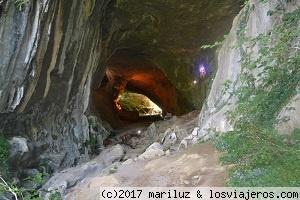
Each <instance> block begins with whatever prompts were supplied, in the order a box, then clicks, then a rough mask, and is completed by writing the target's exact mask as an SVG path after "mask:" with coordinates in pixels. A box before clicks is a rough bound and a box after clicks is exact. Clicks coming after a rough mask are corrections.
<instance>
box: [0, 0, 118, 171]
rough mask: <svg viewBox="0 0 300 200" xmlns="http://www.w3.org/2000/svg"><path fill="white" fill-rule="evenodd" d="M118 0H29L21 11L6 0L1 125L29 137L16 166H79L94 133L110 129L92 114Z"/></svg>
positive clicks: (1, 30)
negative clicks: (92, 93) (94, 93)
mask: <svg viewBox="0 0 300 200" xmlns="http://www.w3.org/2000/svg"><path fill="white" fill-rule="evenodd" d="M93 3H95V5H93ZM112 3H113V2H112V1H72V0H70V1H54V0H53V1H46V0H43V1H29V2H28V3H26V4H24V5H23V6H22V8H21V10H19V9H18V8H17V7H16V5H15V4H14V1H4V2H2V4H1V18H0V24H1V26H0V40H1V42H0V55H1V57H0V66H1V77H0V112H1V115H0V118H1V126H0V132H1V134H4V135H9V136H22V137H25V138H26V139H27V141H28V152H25V153H24V152H23V153H22V155H21V154H18V155H16V158H13V159H12V163H14V164H13V165H12V166H13V167H14V168H16V167H18V169H20V170H21V168H22V167H23V168H31V167H35V166H37V165H40V164H43V165H44V166H47V167H48V170H49V171H54V170H58V169H62V168H66V167H69V166H72V165H75V164H76V163H78V162H80V161H84V160H85V159H87V158H88V156H89V155H88V149H87V145H86V143H85V142H87V141H88V140H89V139H90V136H91V134H92V133H93V134H94V137H101V136H105V135H106V134H108V132H107V129H106V128H104V127H103V126H102V125H101V121H100V119H98V120H96V121H95V120H93V117H92V116H93V114H95V113H93V108H92V105H93V104H90V101H91V99H90V92H91V90H92V88H96V86H97V85H98V84H99V83H100V82H101V79H102V77H103V76H104V74H105V64H104V63H105V61H106V57H107V54H108V52H109V51H111V50H110V49H109V46H105V48H104V45H103V43H105V41H107V40H110V39H111V38H112V37H113V35H110V34H109V33H110V32H108V30H111V31H112V32H113V29H114V23H113V22H112V21H110V14H111V13H110V12H107V11H108V10H109V9H110V7H111V6H112ZM104 19H106V21H105V22H104ZM95 126H97V130H95V131H93V127H95ZM99 140H101V138H99ZM16 162H17V163H16ZM19 162H21V163H19ZM14 170H16V169H14Z"/></svg>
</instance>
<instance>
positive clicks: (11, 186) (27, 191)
mask: <svg viewBox="0 0 300 200" xmlns="http://www.w3.org/2000/svg"><path fill="white" fill-rule="evenodd" d="M44 176H49V175H48V174H42V173H38V174H37V175H36V176H34V177H29V178H26V179H24V181H30V182H31V183H32V186H31V187H29V188H24V187H19V186H17V184H16V183H15V182H11V183H8V182H6V181H5V180H4V179H3V178H2V177H1V176H0V198H1V197H4V196H2V195H8V194H12V196H13V197H14V199H16V200H18V199H22V200H27V199H28V200H29V199H30V200H42V199H43V198H42V197H41V192H42V191H41V190H38V189H39V188H40V187H41V186H42V185H43V184H44ZM45 192H46V193H48V191H45ZM49 199H51V200H61V199H62V197H61V194H60V193H59V192H58V191H54V192H51V194H50V195H49Z"/></svg>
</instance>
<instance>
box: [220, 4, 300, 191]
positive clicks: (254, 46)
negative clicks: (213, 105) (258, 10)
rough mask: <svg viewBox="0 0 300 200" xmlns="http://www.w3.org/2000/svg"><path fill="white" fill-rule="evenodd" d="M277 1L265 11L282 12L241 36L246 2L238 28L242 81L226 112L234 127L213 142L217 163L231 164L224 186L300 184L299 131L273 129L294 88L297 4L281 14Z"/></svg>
mask: <svg viewBox="0 0 300 200" xmlns="http://www.w3.org/2000/svg"><path fill="white" fill-rule="evenodd" d="M288 2H290V1H288ZM263 3H265V1H264V2H263ZM280 6H281V5H278V6H277V7H276V10H275V11H271V12H270V11H269V12H268V14H269V15H270V13H272V14H276V13H278V12H279V11H280V14H283V17H282V18H278V23H277V24H276V25H274V27H273V28H272V29H271V30H270V31H269V32H268V33H266V34H260V35H259V36H257V37H255V38H249V37H247V36H246V34H245V33H246V23H245V21H247V18H248V16H249V12H251V8H250V6H249V5H248V12H247V13H244V16H242V19H241V24H240V27H239V29H238V31H237V35H238V42H237V45H236V46H235V47H234V48H238V49H239V51H240V53H241V56H242V59H241V64H242V73H241V75H240V77H239V80H241V82H242V84H241V86H240V87H239V88H237V89H236V90H235V91H234V92H233V93H232V95H234V96H235V97H236V98H237V100H238V102H237V105H236V109H235V110H233V111H230V112H228V113H227V116H228V119H229V120H230V121H231V122H232V124H233V125H234V130H235V131H233V132H229V133H226V134H222V135H220V137H219V138H218V139H217V142H216V147H217V149H219V150H220V151H224V152H226V155H225V156H224V157H223V158H222V162H223V163H226V164H234V167H233V168H232V173H231V178H230V181H229V182H228V185H229V186H248V187H249V186H252V187H253V186H256V187H258V186H298V187H299V186H300V140H299V138H300V131H299V129H296V130H295V131H294V133H293V134H292V135H279V134H278V133H277V131H276V129H275V128H274V126H275V124H276V123H280V122H283V121H286V120H288V119H285V118H282V119H277V116H278V114H279V112H280V110H281V109H282V108H283V107H284V106H285V105H286V103H287V102H288V101H289V100H290V99H291V98H292V97H293V96H294V95H295V94H296V93H297V92H298V93H299V85H300V84H299V83H300V54H299V51H300V48H299V45H300V44H299V37H300V28H299V23H300V9H297V10H295V11H293V12H290V13H285V14H284V12H285V10H284V8H283V7H280Z"/></svg>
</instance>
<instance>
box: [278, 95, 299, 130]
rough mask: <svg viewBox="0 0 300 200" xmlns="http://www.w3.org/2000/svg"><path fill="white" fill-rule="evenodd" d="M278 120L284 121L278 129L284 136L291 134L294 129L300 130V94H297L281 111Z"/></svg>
mask: <svg viewBox="0 0 300 200" xmlns="http://www.w3.org/2000/svg"><path fill="white" fill-rule="evenodd" d="M277 119H278V120H284V122H282V123H280V124H279V125H278V126H277V127H276V128H277V130H278V131H279V132H280V133H282V134H291V133H292V132H293V131H294V129H297V128H298V129H299V128H300V94H296V95H295V96H294V97H293V98H292V99H291V101H290V102H289V103H288V104H287V105H286V106H285V107H284V108H283V109H282V110H281V112H280V113H279V115H278V117H277Z"/></svg>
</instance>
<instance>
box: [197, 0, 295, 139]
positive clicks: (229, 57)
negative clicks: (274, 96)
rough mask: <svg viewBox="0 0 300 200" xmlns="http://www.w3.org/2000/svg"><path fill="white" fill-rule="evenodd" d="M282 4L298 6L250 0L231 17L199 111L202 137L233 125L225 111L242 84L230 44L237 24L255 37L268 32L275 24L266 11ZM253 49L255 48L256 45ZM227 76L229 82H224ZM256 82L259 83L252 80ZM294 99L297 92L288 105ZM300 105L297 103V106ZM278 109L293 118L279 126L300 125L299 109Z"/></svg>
mask: <svg viewBox="0 0 300 200" xmlns="http://www.w3.org/2000/svg"><path fill="white" fill-rule="evenodd" d="M278 4H281V6H283V7H284V9H285V10H286V12H291V11H293V10H295V9H299V7H300V2H299V1H292V2H288V3H287V2H286V1H277V0H270V1H268V2H267V3H261V2H260V1H259V0H250V1H249V5H250V6H249V7H244V8H243V10H242V11H241V12H240V13H239V15H238V16H236V18H235V19H234V21H233V25H232V29H231V31H230V34H229V35H228V37H227V39H226V40H225V42H224V44H223V45H222V46H221V47H220V48H219V49H218V50H217V58H216V59H217V65H218V70H217V72H216V75H215V77H214V78H213V82H212V85H211V89H210V92H209V95H208V97H207V99H206V102H205V104H204V106H203V108H202V110H201V113H200V114H199V123H198V125H199V127H200V129H199V132H198V137H204V138H205V139H207V138H209V137H211V136H213V135H214V134H215V133H216V132H228V131H231V130H233V127H232V125H231V124H230V123H229V121H228V120H227V119H226V112H227V111H228V110H232V109H234V108H235V104H236V99H235V97H234V96H232V95H230V93H231V92H232V91H234V90H235V88H237V87H239V86H240V85H241V82H240V80H239V78H240V73H241V61H240V60H241V59H242V58H241V52H240V51H239V49H238V48H229V47H233V46H235V45H236V44H237V42H238V41H237V32H238V31H239V28H240V26H245V28H246V30H247V31H246V36H248V37H252V38H254V37H256V36H258V35H259V34H264V33H267V32H268V31H269V30H270V29H271V28H272V27H273V26H274V24H275V22H276V17H275V16H273V15H271V16H269V15H268V14H267V13H268V11H270V10H276V6H277V5H278ZM255 50H256V52H257V51H258V48H255ZM253 73H254V74H257V73H258V70H254V71H253ZM227 80H230V82H227V84H224V83H226V81H227ZM255 84H258V83H255ZM295 101H297V102H298V104H299V98H297V95H296V96H295V97H294V98H293V99H292V100H291V102H290V103H288V105H290V104H291V105H295V104H297V103H295ZM297 109H299V108H298V107H297V106H296V110H297ZM284 110H285V108H283V111H281V113H280V116H283V115H284V113H285V114H286V115H288V116H289V117H290V118H291V119H292V120H291V121H289V122H288V124H286V125H281V126H280V128H279V130H281V131H283V130H284V129H285V130H287V129H289V132H291V127H292V128H297V127H300V125H299V122H297V120H296V119H299V112H298V113H297V111H295V112H293V113H289V114H287V112H289V111H285V112H284Z"/></svg>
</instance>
